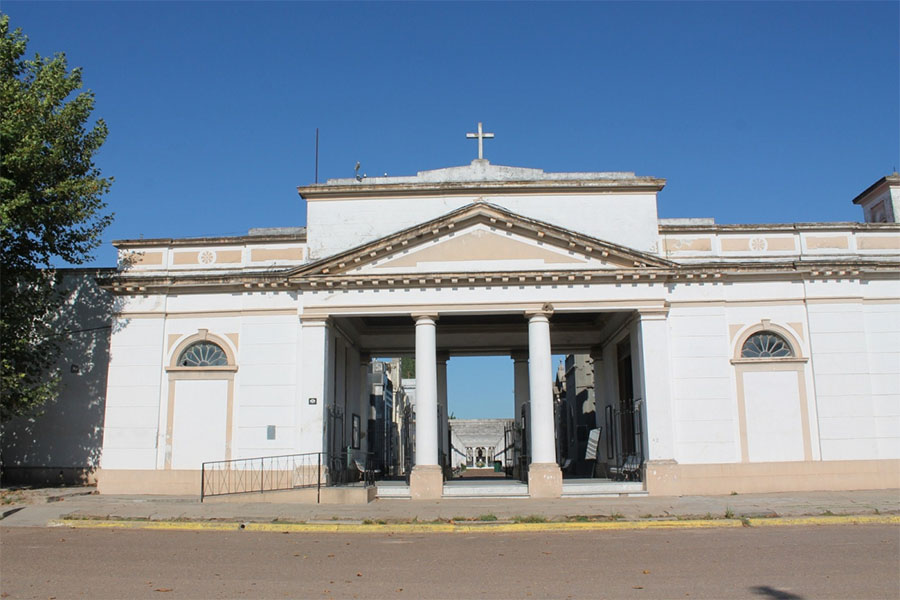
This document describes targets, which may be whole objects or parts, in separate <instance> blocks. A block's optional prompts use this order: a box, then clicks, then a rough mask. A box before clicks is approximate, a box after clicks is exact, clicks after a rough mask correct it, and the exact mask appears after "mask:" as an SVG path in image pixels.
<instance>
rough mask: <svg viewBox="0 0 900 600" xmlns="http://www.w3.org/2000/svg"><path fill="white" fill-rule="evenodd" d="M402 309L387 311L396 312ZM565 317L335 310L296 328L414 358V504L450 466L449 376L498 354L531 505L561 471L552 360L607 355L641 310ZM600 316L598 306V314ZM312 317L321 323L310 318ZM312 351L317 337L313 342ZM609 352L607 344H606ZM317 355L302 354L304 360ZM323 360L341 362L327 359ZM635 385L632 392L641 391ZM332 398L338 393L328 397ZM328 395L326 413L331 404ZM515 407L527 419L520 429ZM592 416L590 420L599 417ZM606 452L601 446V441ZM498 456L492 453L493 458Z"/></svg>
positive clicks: (437, 486)
mask: <svg viewBox="0 0 900 600" xmlns="http://www.w3.org/2000/svg"><path fill="white" fill-rule="evenodd" d="M399 308H400V307H394V308H393V310H394V311H397V310H398V309H399ZM578 308H581V310H572V307H567V306H565V304H563V307H562V310H557V309H556V307H555V306H554V305H552V304H550V303H546V302H545V303H540V304H539V303H534V304H531V305H530V306H527V307H515V306H512V307H511V306H504V305H497V306H495V307H494V308H493V311H491V310H490V309H489V308H488V307H487V306H485V305H484V304H481V305H478V306H467V305H456V306H454V307H452V308H451V307H450V306H444V307H440V310H431V311H428V312H413V311H409V312H406V313H405V314H397V312H393V313H392V314H385V312H386V307H381V308H380V309H379V310H380V311H384V312H382V313H381V314H353V312H351V309H350V308H349V307H341V308H337V307H335V308H333V309H332V310H333V311H334V314H331V315H325V314H323V313H321V312H319V311H320V310H321V309H316V308H315V307H313V306H310V307H309V308H307V310H306V313H305V315H304V316H303V321H304V322H306V321H308V322H310V323H311V324H315V325H314V326H318V327H321V326H322V325H321V324H322V323H323V321H324V322H326V323H327V324H328V325H327V327H328V329H329V331H330V332H331V335H332V336H333V338H334V339H333V340H332V341H331V345H332V346H334V345H335V344H338V343H339V342H338V338H341V340H343V342H340V343H344V344H347V345H349V346H350V347H352V348H354V352H359V353H360V355H362V356H415V358H416V371H415V377H416V384H415V389H416V400H415V414H414V421H415V454H414V461H413V463H412V464H413V468H412V472H411V474H410V488H409V493H410V497H411V498H415V499H428V498H440V497H441V495H442V494H446V493H447V492H446V489H445V488H444V482H445V479H446V475H445V473H446V471H447V470H448V469H447V467H448V466H449V464H448V463H449V455H450V452H449V448H447V452H442V451H441V449H442V446H443V445H444V444H446V441H445V440H446V437H445V436H446V426H447V420H446V418H444V417H443V416H444V415H446V414H447V405H446V373H447V369H448V361H449V365H450V366H449V368H452V363H453V361H452V357H453V356H479V355H498V354H505V355H507V356H509V357H510V358H511V360H513V374H514V381H513V382H511V383H513V384H514V387H515V389H516V392H515V393H514V394H513V398H511V400H512V401H513V402H514V403H515V406H516V408H515V409H514V410H515V411H516V415H517V416H518V417H519V419H520V423H519V426H520V427H523V428H524V431H525V434H526V435H527V436H528V437H527V441H526V444H525V447H526V448H527V449H528V450H527V453H526V456H525V459H526V462H525V463H524V464H523V465H522V467H523V468H524V469H526V471H525V472H517V473H516V475H521V476H522V479H525V480H527V482H528V492H529V495H530V496H532V497H559V496H560V495H561V494H562V492H563V481H562V472H561V470H560V467H559V457H558V456H557V450H556V447H557V443H556V426H557V417H556V416H555V413H554V410H555V409H554V394H553V379H552V374H553V365H552V364H551V363H552V358H551V357H552V355H553V354H554V353H556V354H568V353H587V352H589V351H590V348H598V347H607V346H609V345H610V344H611V340H618V339H620V338H621V337H622V336H623V335H628V334H629V333H630V334H632V335H633V334H635V333H637V331H638V326H639V323H640V322H641V315H640V312H639V308H636V307H624V306H622V305H621V304H619V305H617V306H614V307H610V308H607V309H606V310H597V311H586V310H584V309H583V308H582V307H578ZM601 308H602V307H601ZM312 315H319V316H318V317H313V316H312ZM310 340H311V342H312V343H314V344H318V343H319V342H320V338H318V337H315V336H313V337H311V338H310ZM613 345H614V344H613ZM310 354H316V355H318V353H310V352H307V355H310ZM322 354H323V355H326V354H327V355H330V356H335V355H337V356H340V354H339V353H338V354H336V353H335V352H334V351H333V350H332V351H331V352H323V353H322ZM324 370H325V372H332V373H333V372H341V371H342V370H343V368H342V367H337V366H326V367H325V368H324ZM640 387H641V386H640V384H639V386H638V388H639V389H640ZM335 389H337V388H335ZM330 393H331V392H329V391H328V390H326V391H325V395H324V396H323V397H324V398H325V404H326V405H328V404H330V403H331V402H332V401H331V400H330V399H329V394H330ZM522 408H526V409H527V410H525V411H524V412H525V413H526V414H527V415H528V419H527V423H524V422H521V415H522V414H523V410H522ZM601 413H602V411H601V410H600V408H599V407H598V409H597V411H596V414H598V415H601ZM604 443H605V442H604ZM499 449H500V448H498V450H499Z"/></svg>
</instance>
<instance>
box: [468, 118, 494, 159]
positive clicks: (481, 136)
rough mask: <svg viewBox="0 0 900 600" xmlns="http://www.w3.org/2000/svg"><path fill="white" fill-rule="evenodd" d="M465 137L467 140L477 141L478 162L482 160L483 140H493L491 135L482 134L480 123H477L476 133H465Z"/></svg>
mask: <svg viewBox="0 0 900 600" xmlns="http://www.w3.org/2000/svg"><path fill="white" fill-rule="evenodd" d="M466 137H467V138H469V139H476V138H477V139H478V160H482V159H484V140H485V139H489V140H490V139H493V138H494V134H493V133H484V131H482V128H481V123H478V133H467V134H466Z"/></svg>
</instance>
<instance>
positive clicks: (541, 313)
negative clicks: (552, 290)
mask: <svg viewBox="0 0 900 600" xmlns="http://www.w3.org/2000/svg"><path fill="white" fill-rule="evenodd" d="M552 314H553V305H552V304H550V303H549V302H545V303H544V304H542V305H541V306H540V308H537V307H535V308H529V309H526V310H525V318H526V319H529V320H531V319H533V318H535V317H544V318H549V317H550V315H552Z"/></svg>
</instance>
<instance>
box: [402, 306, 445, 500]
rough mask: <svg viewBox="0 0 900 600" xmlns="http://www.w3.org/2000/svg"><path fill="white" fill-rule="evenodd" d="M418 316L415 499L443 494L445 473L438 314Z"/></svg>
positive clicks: (411, 479)
mask: <svg viewBox="0 0 900 600" xmlns="http://www.w3.org/2000/svg"><path fill="white" fill-rule="evenodd" d="M413 318H414V319H415V320H416V465H415V467H413V470H412V473H410V475H409V495H410V497H411V498H412V499H413V500H433V499H437V498H440V497H441V494H442V493H443V489H444V476H443V473H442V470H441V467H440V466H439V465H438V462H437V461H438V454H437V447H438V446H437V436H438V420H437V412H438V395H437V356H436V339H435V326H434V321H435V318H436V317H435V316H433V315H413Z"/></svg>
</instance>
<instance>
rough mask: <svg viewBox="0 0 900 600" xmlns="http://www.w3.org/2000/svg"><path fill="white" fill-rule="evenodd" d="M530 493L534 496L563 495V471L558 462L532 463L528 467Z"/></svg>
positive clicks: (550, 496) (556, 496) (555, 496)
mask: <svg viewBox="0 0 900 600" xmlns="http://www.w3.org/2000/svg"><path fill="white" fill-rule="evenodd" d="M528 495H529V496H531V497H532V498H560V497H562V471H561V470H560V469H559V465H558V464H556V463H531V465H530V466H529V467H528Z"/></svg>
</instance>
